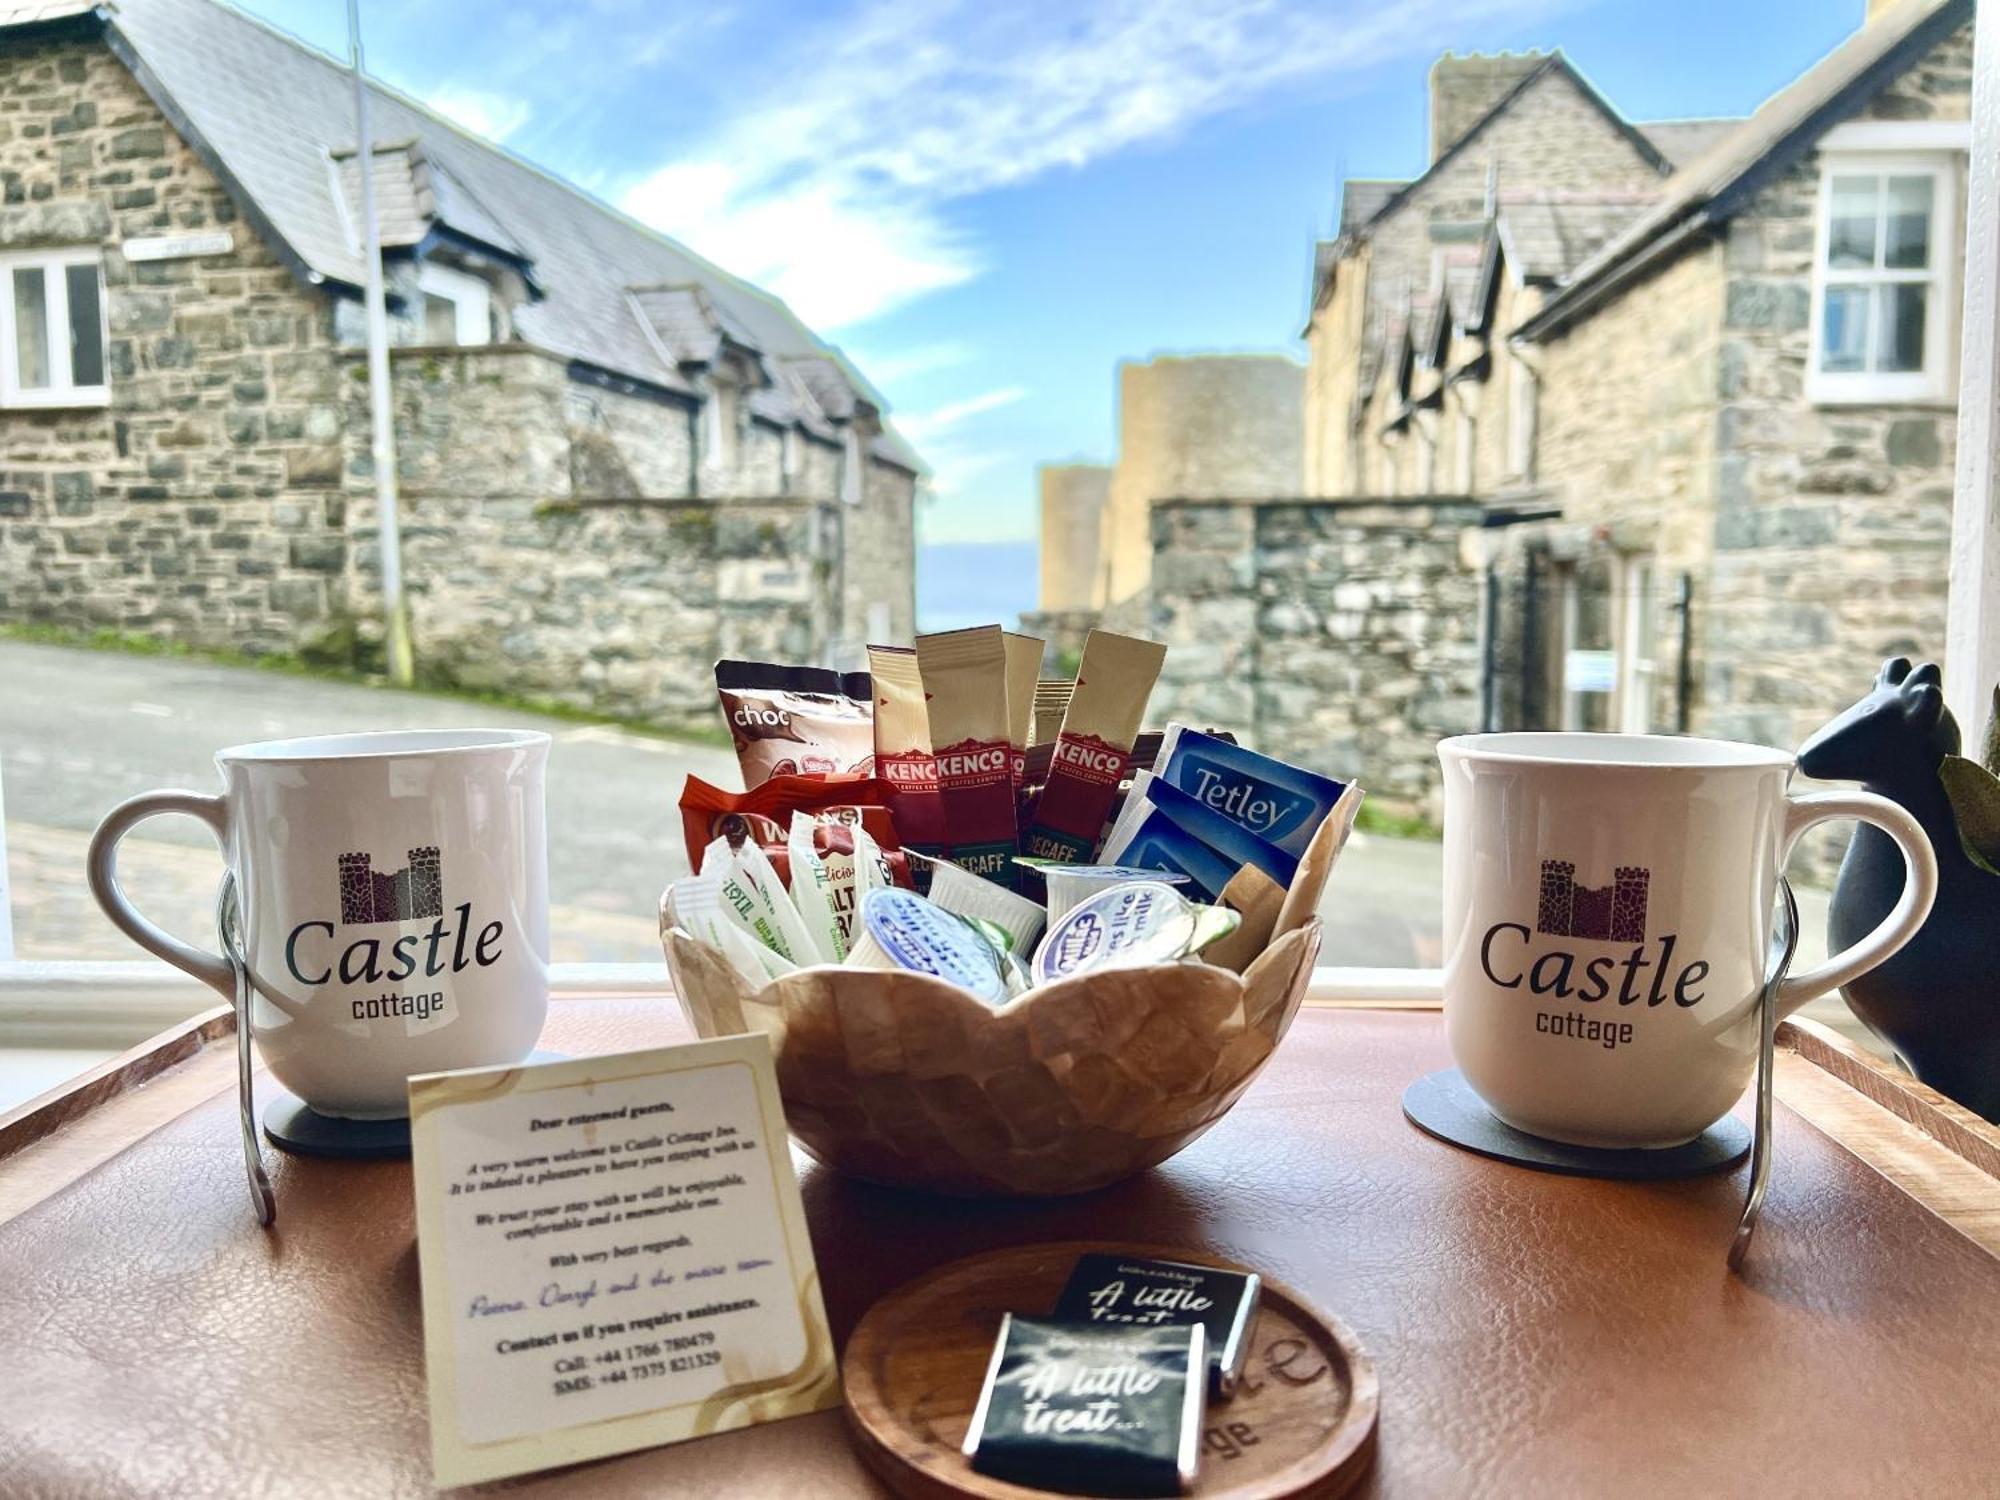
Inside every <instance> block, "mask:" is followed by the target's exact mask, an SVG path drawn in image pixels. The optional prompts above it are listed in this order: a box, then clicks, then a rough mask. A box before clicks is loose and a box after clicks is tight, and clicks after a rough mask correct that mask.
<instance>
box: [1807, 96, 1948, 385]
mask: <svg viewBox="0 0 2000 1500" xmlns="http://www.w3.org/2000/svg"><path fill="white" fill-rule="evenodd" d="M1882 123H1883V124H1885V125H1894V124H1900V123H1902V122H1894V121H1890V122H1882ZM1943 139H1949V137H1946V136H1939V135H1934V134H1933V135H1917V136H1912V135H1911V134H1910V133H1909V132H1907V131H1897V130H1880V129H1871V128H1870V126H1869V125H1867V124H1862V125H1855V126H1848V127H1844V128H1843V130H1842V131H1840V132H1836V133H1833V134H1831V135H1829V138H1828V143H1827V144H1826V145H1825V146H1823V147H1822V149H1821V151H1820V161H1819V183H1818V197H1817V198H1816V199H1815V200H1814V205H1813V258H1812V291H1811V296H1812V303H1811V307H1810V309H1809V312H1808V316H1807V320H1806V328H1807V333H1806V371H1805V395H1806V400H1807V401H1808V402H1810V403H1811V404H1812V405H1814V406H1949V405H1951V404H1952V403H1953V402H1955V401H1956V400H1957V394H1958V358H1957V355H1958V332H1959V330H1958V318H1959V301H1960V296H1959V284H1960V282H1961V281H1962V280H1963V277H1964V264H1963V242H1962V239H1961V236H1960V232H1959V231H1960V220H1961V206H1962V204H1963V201H1964V193H1965V155H1964V152H1963V151H1962V150H1961V149H1956V148H1954V147H1952V146H1949V145H1922V144H1918V143H1921V142H1924V141H1927V140H1929V141H1937V140H1943ZM1840 177H1873V178H1876V179H1877V180H1878V182H1879V183H1881V184H1882V190H1881V201H1880V202H1879V204H1878V207H1877V209H1876V220H1875V226H1876V227H1875V254H1876V257H1877V259H1878V260H1879V259H1880V257H1881V255H1882V245H1883V237H1884V233H1885V230H1886V220H1887V215H1888V204H1887V196H1888V195H1887V191H1886V185H1887V182H1888V179H1889V178H1891V177H1927V178H1929V179H1930V180H1931V228H1930V251H1931V253H1930V264H1929V265H1927V266H1926V267H1924V268H1923V269H1922V270H1921V271H1913V270H1901V269H1896V268H1892V267H1887V266H1881V265H1876V266H1871V267H1868V268H1867V269H1865V270H1849V269H1836V268H1835V267H1833V266H1831V265H1829V264H1828V253H1829V250H1830V248H1831V243H1832V237H1833V184H1834V180H1835V179H1836V178H1840ZM1890 285H1920V286H1924V287H1926V288H1928V292H1929V295H1928V296H1927V298H1926V301H1925V309H1924V356H1923V365H1922V367H1921V368H1920V369H1917V370H1909V371H1895V370H1873V369H1861V370H1824V369H1822V368H1821V367H1820V360H1821V358H1822V356H1823V354H1824V352H1825V351H1824V350H1823V349H1822V348H1821V340H1822V339H1823V338H1824V337H1825V333H1826V298H1827V293H1828V291H1829V290H1830V289H1832V288H1836V287H1842V286H1853V287H1867V288H1870V289H1871V290H1872V289H1874V288H1879V287H1883V286H1890ZM1876 306H1877V303H1876V301H1875V299H1874V298H1873V297H1871V298H1870V301H1869V308H1870V312H1869V319H1868V357H1869V358H1870V359H1871V360H1872V358H1873V356H1874V351H1875V347H1876V339H1877V338H1878V336H1879V332H1880V327H1881V321H1882V320H1881V318H1880V316H1879V315H1878V314H1877V313H1876V311H1875V308H1876Z"/></svg>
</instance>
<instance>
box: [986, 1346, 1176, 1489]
mask: <svg viewBox="0 0 2000 1500" xmlns="http://www.w3.org/2000/svg"><path fill="white" fill-rule="evenodd" d="M1207 1367H1208V1347H1207V1333H1206V1330H1204V1329H1203V1327H1202V1326H1201V1325H1200V1324H1199V1323H1193V1324H1188V1325H1186V1326H1180V1327H1154V1328H1141V1327H1130V1326H1128V1327H1092V1326H1091V1325H1089V1324H1085V1323H1060V1322H1054V1321H1050V1320H1046V1319H1039V1318H1022V1317H1017V1316H1015V1315H1014V1314H1013V1313H1008V1314H1006V1315H1004V1316H1003V1317H1002V1319H1001V1321H1000V1336H999V1338H997V1339H996V1340H994V1344H993V1358H992V1361H991V1362H990V1363H989V1364H988V1365H987V1369H986V1384H985V1387H984V1388H983V1389H982V1390H981V1391H980V1393H979V1404H978V1406H977V1407H975V1408H974V1410H973V1413H972V1425H971V1427H970V1428H969V1429H968V1431H967V1432H966V1435H965V1447H964V1452H965V1456H966V1457H967V1458H968V1459H970V1460H971V1461H972V1467H973V1469H974V1470H975V1471H977V1472H978V1473H981V1474H988V1475H991V1476H992V1477H994V1478H995V1479H1004V1480H1007V1481H1009V1482H1011V1483H1014V1484H1021V1485H1028V1486H1031V1487H1034V1488H1038V1489H1057V1490H1067V1491H1070V1492H1071V1493H1080V1494H1091V1495H1178V1494H1181V1493H1183V1492H1185V1491H1186V1490H1187V1489H1188V1488H1189V1486H1191V1485H1192V1484H1193V1483H1194V1480H1195V1473H1196V1466H1197V1463H1198V1461H1199V1458H1200V1445H1201V1427H1202V1419H1203V1416H1204V1414H1205V1413H1206V1411H1207V1397H1208V1375H1207Z"/></svg>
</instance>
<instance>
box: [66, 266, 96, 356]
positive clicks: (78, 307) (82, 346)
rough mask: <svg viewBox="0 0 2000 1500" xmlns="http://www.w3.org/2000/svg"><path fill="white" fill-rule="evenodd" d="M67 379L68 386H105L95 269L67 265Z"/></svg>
mask: <svg viewBox="0 0 2000 1500" xmlns="http://www.w3.org/2000/svg"><path fill="white" fill-rule="evenodd" d="M63 276H64V277H65V279H66V281H67V283H68V289H69V379H70V384H71V385H103V384H104V318H103V315H102V314H101V313H100V312H99V311H98V301H97V299H98V293H97V267H96V266H94V265H89V266H69V267H66V268H65V269H64V271H63Z"/></svg>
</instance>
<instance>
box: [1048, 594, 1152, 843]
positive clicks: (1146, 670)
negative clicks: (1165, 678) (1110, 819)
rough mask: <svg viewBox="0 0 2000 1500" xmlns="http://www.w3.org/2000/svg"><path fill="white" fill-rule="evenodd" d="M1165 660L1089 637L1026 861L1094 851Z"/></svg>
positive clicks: (1148, 644)
mask: <svg viewBox="0 0 2000 1500" xmlns="http://www.w3.org/2000/svg"><path fill="white" fill-rule="evenodd" d="M1166 656H1167V648H1166V647H1165V646H1163V645H1161V644H1160V643H1159V642H1158V641H1144V640H1139V639H1138V638H1137V637H1134V636H1129V635H1114V634H1112V633H1111V632H1110V631H1108V630H1093V631H1091V632H1090V636H1089V638H1088V639H1087V640H1086V641H1085V642H1084V644H1083V661H1082V663H1081V664H1080V665H1079V666H1078V668H1077V674H1076V690H1075V692H1074V693H1073V694H1071V696H1070V700H1069V707H1068V708H1067V709H1066V710H1065V711H1064V713H1063V722H1062V730H1061V732H1060V733H1058V734H1057V735H1056V745H1055V750H1054V751H1053V753H1052V754H1051V755H1050V757H1049V780H1048V785H1046V786H1045V787H1043V789H1042V796H1041V800H1040V801H1039V802H1037V803H1036V804H1035V815H1034V821H1033V823H1032V824H1031V825H1030V826H1029V829H1028V837H1027V840H1026V848H1025V852H1026V853H1028V854H1030V855H1032V856H1034V857H1035V858H1037V859H1047V860H1054V861H1056V862H1058V863H1061V864H1078V863H1081V862H1084V861H1087V860H1088V859H1090V857H1091V855H1092V854H1093V853H1094V852H1095V851H1096V849H1097V841H1098V838H1099V836H1100V835H1102V834H1103V832H1104V820H1105V815H1106V814H1107V813H1108V812H1109V811H1110V810H1111V804H1112V802H1113V801H1114V800H1115V799H1116V798H1117V796H1118V783H1119V781H1120V779H1121V778H1122V777H1123V776H1124V774H1125V770H1126V762H1127V760H1128V758H1129V757H1130V755H1131V753H1132V742H1133V741H1134V740H1135V739H1137V738H1138V735H1139V721H1140V720H1141V719H1143V718H1144V717H1145V714H1146V700H1147V699H1148V698H1150V697H1151V696H1152V695H1153V684H1154V683H1155V682H1156V681H1158V680H1159V676H1160V664H1161V663H1162V662H1163V661H1165V660H1166Z"/></svg>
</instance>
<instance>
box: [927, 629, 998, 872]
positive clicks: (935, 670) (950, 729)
mask: <svg viewBox="0 0 2000 1500" xmlns="http://www.w3.org/2000/svg"><path fill="white" fill-rule="evenodd" d="M917 670H918V671H919V672H921V673H922V674H923V681H924V692H925V693H926V694H928V695H929V697H930V723H931V747H932V750H933V752H934V753H935V754H936V756H937V768H938V791H939V794H940V795H941V796H942V797H943V799H944V817H945V830H946V837H947V839H949V841H950V845H951V847H950V849H949V850H948V852H947V855H946V857H947V858H949V859H950V860H951V862H952V863H953V864H955V865H959V866H961V867H962V868H964V869H967V870H970V871H971V872H972V873H973V874H975V875H979V876H983V877H984V878H986V879H987V880H992V881H996V882H998V883H999V884H1001V885H1007V886H1011V885H1012V884H1013V868H1014V867H1013V864H1012V860H1013V858H1014V854H1015V848H1014V752H1013V747H1012V745H1011V743H1010V742H1009V738H1008V726H1007V642H1006V638H1005V634H1004V632H1002V630H1001V629H1000V627H999V626H998V625H981V626H977V627H975V628H974V629H971V630H950V631H945V632H944V633H942V634H940V635H920V636H918V637H917Z"/></svg>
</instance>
